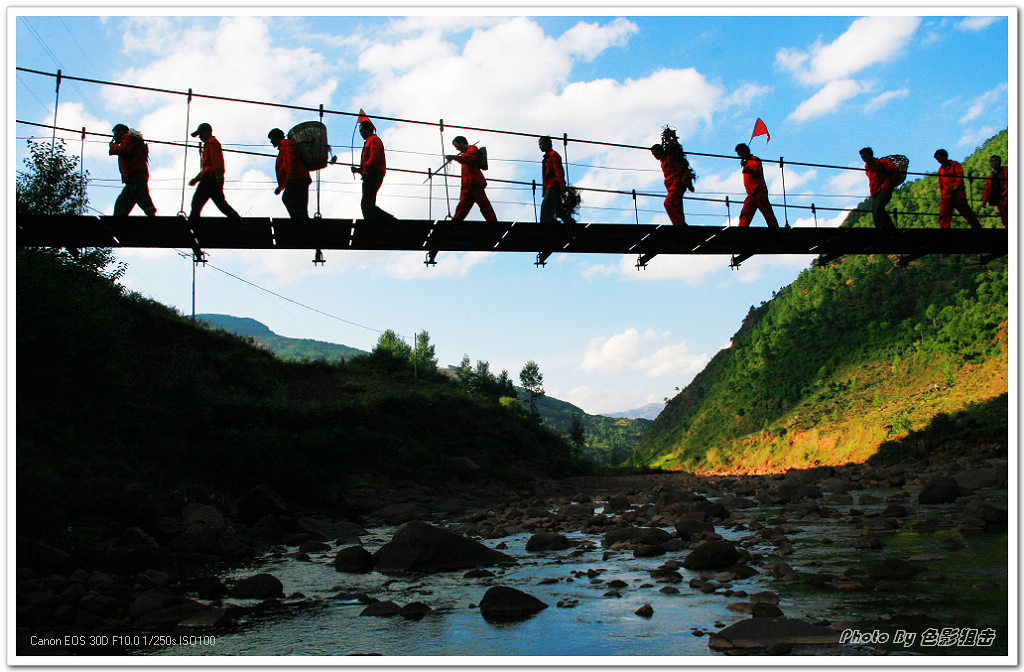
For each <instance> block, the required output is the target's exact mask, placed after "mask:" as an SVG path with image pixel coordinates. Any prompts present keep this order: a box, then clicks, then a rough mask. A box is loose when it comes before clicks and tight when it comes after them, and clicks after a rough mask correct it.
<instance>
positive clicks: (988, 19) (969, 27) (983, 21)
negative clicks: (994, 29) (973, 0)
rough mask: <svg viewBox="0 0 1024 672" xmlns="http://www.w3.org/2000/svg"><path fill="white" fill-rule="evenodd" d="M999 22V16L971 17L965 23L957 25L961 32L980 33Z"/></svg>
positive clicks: (961, 22)
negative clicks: (979, 31)
mask: <svg viewBox="0 0 1024 672" xmlns="http://www.w3.org/2000/svg"><path fill="white" fill-rule="evenodd" d="M998 20H999V17H997V16H969V17H967V18H966V19H964V20H963V21H960V22H959V23H957V24H956V27H957V28H958V29H959V30H963V31H965V32H966V31H978V30H983V29H985V28H988V27H989V26H991V25H992V24H993V23H995V22H996V21H998Z"/></svg>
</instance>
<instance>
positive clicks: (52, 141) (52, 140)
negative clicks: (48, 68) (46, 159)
mask: <svg viewBox="0 0 1024 672" xmlns="http://www.w3.org/2000/svg"><path fill="white" fill-rule="evenodd" d="M60 78H61V74H60V70H58V71H57V97H56V99H55V100H54V101H53V137H52V138H50V156H53V146H54V144H56V142H57V109H58V108H59V107H60Z"/></svg>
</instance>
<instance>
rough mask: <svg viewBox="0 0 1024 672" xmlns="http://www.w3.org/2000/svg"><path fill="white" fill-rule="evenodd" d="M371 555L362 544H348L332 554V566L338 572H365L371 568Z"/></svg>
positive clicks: (372, 561) (372, 562) (372, 563)
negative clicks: (335, 553)
mask: <svg viewBox="0 0 1024 672" xmlns="http://www.w3.org/2000/svg"><path fill="white" fill-rule="evenodd" d="M373 565H374V559H373V555H372V554H371V553H370V552H369V551H368V550H366V549H365V548H363V547H362V546H349V547H347V548H343V549H341V550H340V551H338V554H337V555H335V556H334V568H335V569H336V570H338V571H339V572H352V573H360V574H361V573H365V572H369V571H371V570H372V569H373Z"/></svg>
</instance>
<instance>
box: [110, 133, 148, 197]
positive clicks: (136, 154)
mask: <svg viewBox="0 0 1024 672" xmlns="http://www.w3.org/2000/svg"><path fill="white" fill-rule="evenodd" d="M111 135H112V137H113V139H112V140H111V141H110V151H109V154H110V156H116V157H117V168H118V170H119V171H121V182H123V183H124V189H123V190H122V191H121V195H120V196H118V197H117V201H115V202H114V216H115V217H127V216H128V214H129V213H130V212H131V211H132V209H133V208H134V207H135V206H136V204H138V206H139V207H140V208H142V211H143V212H144V213H146V215H147V216H149V217H155V216H156V206H155V205H153V199H152V197H151V196H150V195H149V146H148V145H147V144H146V143H145V141H144V140H143V139H142V135H141V134H139V133H138V131H136V132H135V133H132V132H131V129H129V128H128V127H127V126H125V125H124V124H117V125H116V126H114V128H113V129H112V130H111Z"/></svg>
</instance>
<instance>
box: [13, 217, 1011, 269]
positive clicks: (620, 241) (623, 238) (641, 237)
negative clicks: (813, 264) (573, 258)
mask: <svg viewBox="0 0 1024 672" xmlns="http://www.w3.org/2000/svg"><path fill="white" fill-rule="evenodd" d="M17 226H18V241H17V242H18V245H22V246H40V247H162V248H183V249H192V250H197V251H198V250H212V249H271V250H294V249H305V250H316V249H319V250H417V251H421V252H427V253H431V254H430V258H431V259H432V258H433V255H434V254H436V253H437V252H439V251H459V252H463V251H486V252H491V251H496V252H535V253H537V254H538V260H539V261H541V262H543V261H544V259H546V258H547V257H548V255H550V254H552V253H567V254H636V255H638V257H639V263H640V264H643V263H646V262H647V261H649V260H650V259H651V258H653V257H654V256H655V255H658V254H721V255H726V254H727V255H732V257H733V261H734V263H739V262H740V261H742V260H744V259H747V258H749V257H751V256H753V255H756V254H816V255H819V259H821V260H822V261H823V262H827V261H829V260H831V259H835V258H836V257H839V256H842V255H846V254H898V255H902V256H903V257H904V258H906V259H910V258H917V257H920V256H922V255H926V254H980V255H984V256H986V257H988V258H994V257H999V256H1003V255H1005V254H1006V253H1007V247H1008V236H1007V230H1006V229H1004V228H998V229H983V230H980V231H973V230H970V229H946V230H942V229H901V230H898V231H896V232H895V233H894V234H892V235H886V234H884V233H882V232H880V231H877V230H876V229H869V228H854V229H851V228H821V229H818V228H794V229H767V228H763V227H752V228H747V229H740V228H737V227H717V226H688V227H673V226H657V225H653V224H640V225H636V224H576V225H575V226H574V227H572V230H571V232H570V231H567V230H566V228H565V227H563V226H562V225H560V224H558V225H555V224H537V223H535V222H495V223H489V222H479V221H471V222H459V223H457V224H453V223H451V222H444V221H429V220H398V221H396V222H393V223H389V224H368V223H366V222H364V221H362V220H350V219H312V220H309V221H308V222H293V221H292V220H290V219H288V218H282V219H271V218H267V217H247V218H243V219H242V221H241V223H234V224H233V223H231V222H229V221H228V220H227V219H225V218H222V217H208V218H201V219H200V220H198V221H197V222H195V223H194V225H191V226H190V225H189V223H188V222H187V221H186V220H184V219H182V218H178V217H153V218H148V217H89V216H21V217H18V219H17Z"/></svg>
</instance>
